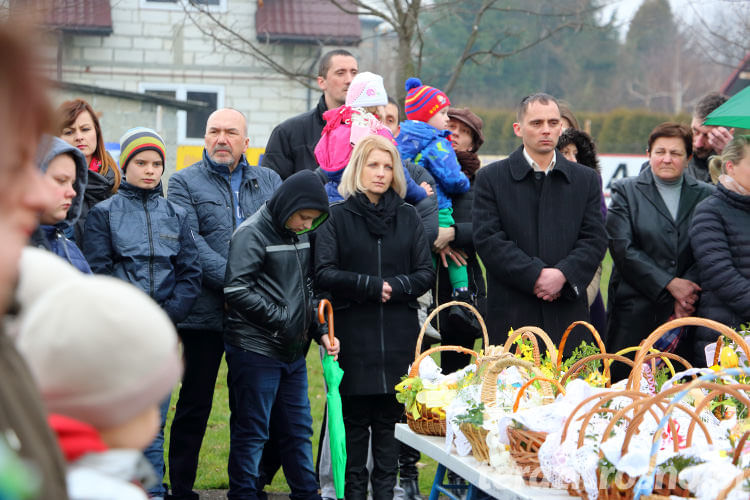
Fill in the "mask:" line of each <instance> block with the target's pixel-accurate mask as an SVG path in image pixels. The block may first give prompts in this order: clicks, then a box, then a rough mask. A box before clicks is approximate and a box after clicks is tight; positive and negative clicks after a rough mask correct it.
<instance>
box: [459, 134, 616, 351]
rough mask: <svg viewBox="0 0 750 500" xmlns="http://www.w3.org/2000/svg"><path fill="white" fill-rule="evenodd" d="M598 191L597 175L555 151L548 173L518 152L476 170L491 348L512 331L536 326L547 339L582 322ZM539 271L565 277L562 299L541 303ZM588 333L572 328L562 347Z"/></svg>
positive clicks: (599, 232)
mask: <svg viewBox="0 0 750 500" xmlns="http://www.w3.org/2000/svg"><path fill="white" fill-rule="evenodd" d="M601 196H602V194H601V188H600V185H599V176H598V175H597V173H596V171H594V170H593V169H590V168H588V167H584V166H582V165H579V164H577V163H572V162H569V161H568V160H566V159H565V158H564V157H563V156H562V155H561V154H557V163H556V165H555V167H554V169H552V171H551V172H549V174H547V175H544V174H536V173H535V172H534V171H533V170H532V168H531V166H530V165H529V164H528V162H527V161H526V158H525V157H524V155H523V147H520V148H518V149H517V150H515V151H514V152H513V153H512V154H511V155H510V156H509V157H508V158H506V159H504V160H501V161H499V162H495V163H492V164H490V165H487V166H486V167H483V168H480V169H479V171H478V172H477V177H476V181H475V184H474V210H473V214H472V215H473V217H472V220H473V226H474V246H475V247H476V250H477V253H478V255H479V257H480V258H481V259H482V262H483V263H484V265H485V267H486V269H487V317H486V320H487V327H488V330H489V335H490V343H491V344H502V343H504V342H505V340H506V339H507V336H508V330H510V328H511V327H512V328H519V327H522V326H528V325H533V326H538V327H540V328H542V329H543V330H544V331H546V332H547V333H548V334H549V336H550V337H551V338H552V340H553V341H555V342H556V343H557V342H559V341H560V338H561V337H562V333H563V332H564V331H565V328H567V327H568V326H569V325H570V324H571V323H572V322H574V321H577V320H588V318H589V308H588V301H587V297H586V287H587V286H588V284H589V283H590V282H591V279H592V278H593V276H594V273H595V272H596V269H597V267H598V266H599V263H600V262H601V261H602V258H603V257H604V253H605V250H606V246H607V238H606V234H605V231H604V225H603V223H602V214H601V208H600V204H601ZM545 267H555V268H557V269H559V270H560V271H561V272H562V273H563V274H564V275H565V278H566V279H567V281H566V283H565V285H564V286H563V288H562V290H561V295H560V297H559V298H558V299H557V300H555V301H553V302H545V301H543V300H541V299H538V298H537V297H536V295H535V294H534V285H535V284H536V280H537V279H538V278H539V274H540V273H541V271H542V269H543V268H545ZM582 339H586V340H589V341H590V340H591V338H590V334H588V336H584V333H583V332H579V331H576V332H574V333H573V334H572V335H571V337H570V338H569V339H568V343H567V344H566V350H568V348H574V347H576V346H577V345H578V344H580V341H581V340H582Z"/></svg>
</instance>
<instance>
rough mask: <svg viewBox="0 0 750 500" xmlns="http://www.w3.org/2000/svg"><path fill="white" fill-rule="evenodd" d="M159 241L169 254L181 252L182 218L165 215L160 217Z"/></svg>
mask: <svg viewBox="0 0 750 500" xmlns="http://www.w3.org/2000/svg"><path fill="white" fill-rule="evenodd" d="M157 231H158V241H159V245H160V246H161V247H163V248H164V249H165V250H166V251H167V254H168V255H176V254H178V253H179V252H180V220H179V219H178V218H177V217H163V218H161V219H159V225H158V228H157Z"/></svg>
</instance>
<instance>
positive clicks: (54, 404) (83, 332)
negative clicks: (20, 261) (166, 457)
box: [17, 276, 182, 499]
mask: <svg viewBox="0 0 750 500" xmlns="http://www.w3.org/2000/svg"><path fill="white" fill-rule="evenodd" d="M98 301H103V302H102V303H115V302H116V303H117V304H118V307H117V308H113V307H95V308H92V307H91V304H92V303H95V302H98ZM17 346H18V350H19V351H20V352H21V353H22V355H23V356H24V357H25V358H26V361H27V363H28V365H29V368H30V370H31V372H32V374H33V376H34V378H35V380H36V382H37V385H38V386H39V390H40V392H41V394H42V400H43V401H44V404H45V406H46V407H47V410H48V411H49V413H50V417H49V422H50V425H51V426H52V428H53V430H54V431H55V432H56V433H57V436H58V441H59V443H60V446H61V448H62V450H63V454H64V455H65V458H66V460H67V462H68V472H67V482H68V494H69V495H70V498H71V499H78V498H80V499H84V498H122V499H131V498H132V499H141V498H147V496H146V493H145V491H144V490H143V489H142V487H146V486H147V485H148V483H149V479H150V480H151V482H154V480H155V479H156V478H155V477H154V474H153V471H152V469H151V466H150V464H149V463H148V462H147V461H146V460H145V458H144V457H143V454H142V453H141V450H142V449H143V448H145V447H146V446H147V445H148V444H149V443H150V442H151V440H152V439H153V437H154V436H155V434H156V432H157V431H158V427H159V402H160V401H161V400H162V399H163V398H164V397H165V396H166V395H167V394H168V393H169V392H170V391H171V389H172V387H173V386H174V385H175V384H176V383H177V381H178V380H179V379H180V375H181V374H182V362H181V360H180V353H179V349H178V343H177V334H176V331H175V329H174V326H173V324H172V322H171V321H170V320H169V317H168V316H167V315H166V314H165V313H164V312H163V311H162V310H161V309H160V308H159V306H158V305H157V304H156V303H155V302H154V301H153V300H151V299H150V298H149V297H148V296H147V295H146V294H144V293H143V292H141V291H140V290H138V289H137V288H135V287H133V286H132V285H129V284H127V283H124V282H122V281H120V280H116V279H113V278H108V277H104V276H82V277H80V278H79V279H69V280H66V281H65V282H64V283H62V284H59V285H57V286H55V287H53V288H52V289H50V290H49V291H47V292H46V293H44V294H43V295H42V296H41V297H40V298H39V299H38V300H37V301H36V302H35V303H34V304H33V305H32V306H31V307H30V308H29V309H28V311H26V312H25V313H24V314H23V317H22V319H21V325H20V328H19V333H18V338H17ZM134 483H137V484H139V485H140V486H136V484H134Z"/></svg>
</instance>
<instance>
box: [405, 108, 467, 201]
mask: <svg viewBox="0 0 750 500" xmlns="http://www.w3.org/2000/svg"><path fill="white" fill-rule="evenodd" d="M448 135H450V132H449V131H447V130H438V129H436V128H435V127H433V126H432V125H428V124H427V123H425V122H420V121H416V120H406V121H405V122H402V123H401V132H399V134H398V137H397V138H396V142H398V152H399V154H400V155H401V158H402V159H403V160H404V161H406V160H409V161H412V162H414V163H416V164H417V165H421V166H423V167H424V168H426V169H427V170H428V171H429V172H430V174H432V177H434V178H435V187H436V191H437V198H438V210H442V209H444V208H451V207H452V206H453V204H452V202H451V199H450V196H449V195H451V194H462V193H465V192H466V191H468V190H469V179H468V178H467V177H466V176H465V175H464V174H463V172H461V165H459V164H458V159H456V153H455V152H454V151H453V147H452V146H451V143H450V142H449V141H448V139H446V137H447V136H448Z"/></svg>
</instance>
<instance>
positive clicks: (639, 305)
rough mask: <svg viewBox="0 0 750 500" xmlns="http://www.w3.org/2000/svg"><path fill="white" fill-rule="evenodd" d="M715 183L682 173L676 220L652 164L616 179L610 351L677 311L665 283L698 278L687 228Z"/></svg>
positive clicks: (611, 218)
mask: <svg viewBox="0 0 750 500" xmlns="http://www.w3.org/2000/svg"><path fill="white" fill-rule="evenodd" d="M711 190H712V187H711V186H709V185H708V184H705V183H703V182H700V181H697V180H695V179H694V178H692V177H690V176H688V175H685V176H684V177H683V183H682V192H681V194H680V205H679V208H678V210H677V221H676V222H675V220H674V219H672V215H671V214H670V213H669V209H667V206H666V205H665V204H664V201H663V200H662V197H661V195H660V194H659V191H658V190H657V187H656V185H655V184H654V176H653V173H652V172H651V169H650V168H649V169H646V170H643V171H642V172H641V173H640V174H639V175H638V176H637V177H630V178H627V179H622V180H621V181H619V182H616V183H614V184H613V186H612V201H611V203H610V205H609V211H608V213H607V232H608V233H609V251H610V253H611V254H612V260H613V263H614V265H613V269H612V277H611V279H610V282H609V298H608V301H609V305H608V307H607V311H608V312H609V324H608V328H607V352H616V351H618V350H620V349H622V348H624V347H629V346H636V345H638V344H639V343H640V342H641V340H643V339H644V338H646V336H648V335H649V334H650V333H651V332H652V331H653V330H654V329H655V328H656V327H657V326H659V325H661V324H662V323H664V322H665V321H667V320H668V319H669V317H670V316H671V315H672V313H673V312H674V298H673V297H672V295H671V294H670V293H669V292H668V291H667V289H666V286H667V284H669V282H670V281H671V280H672V279H673V278H675V277H677V278H684V279H688V280H690V281H693V282H696V283H697V282H698V275H697V271H696V269H695V267H694V264H695V259H694V258H693V253H692V251H691V250H690V240H689V237H688V228H689V227H690V221H691V220H692V218H693V211H694V210H695V207H696V205H698V202H700V201H701V200H702V199H704V198H706V197H707V196H709V195H710V194H711Z"/></svg>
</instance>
